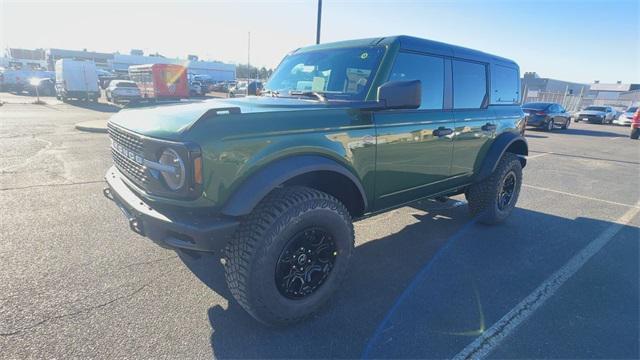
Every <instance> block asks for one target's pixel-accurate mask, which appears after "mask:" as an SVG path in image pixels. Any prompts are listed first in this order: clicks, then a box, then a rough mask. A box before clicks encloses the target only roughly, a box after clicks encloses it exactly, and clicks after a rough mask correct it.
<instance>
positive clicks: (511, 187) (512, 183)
mask: <svg viewBox="0 0 640 360" xmlns="http://www.w3.org/2000/svg"><path fill="white" fill-rule="evenodd" d="M515 190H516V174H515V173H514V172H513V171H510V172H509V173H507V175H506V176H505V177H504V180H503V181H502V188H501V189H500V193H499V194H498V204H497V205H498V210H500V211H504V210H505V209H507V208H508V207H509V206H510V205H511V201H512V200H513V198H514V196H513V194H514V193H515Z"/></svg>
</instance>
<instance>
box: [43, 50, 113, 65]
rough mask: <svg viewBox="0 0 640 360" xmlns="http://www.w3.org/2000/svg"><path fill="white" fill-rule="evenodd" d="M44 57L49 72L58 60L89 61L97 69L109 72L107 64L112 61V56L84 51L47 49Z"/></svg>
mask: <svg viewBox="0 0 640 360" xmlns="http://www.w3.org/2000/svg"><path fill="white" fill-rule="evenodd" d="M45 56H46V60H47V66H48V67H49V69H50V70H53V68H54V67H55V64H56V61H58V60H60V59H77V60H90V61H93V62H95V63H96V67H97V68H99V69H104V70H110V65H109V62H110V61H111V60H113V54H109V53H100V52H94V51H86V50H65V49H47V50H46V52H45Z"/></svg>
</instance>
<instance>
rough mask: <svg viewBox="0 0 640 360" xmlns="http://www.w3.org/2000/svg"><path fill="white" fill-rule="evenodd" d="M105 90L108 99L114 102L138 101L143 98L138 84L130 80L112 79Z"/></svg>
mask: <svg viewBox="0 0 640 360" xmlns="http://www.w3.org/2000/svg"><path fill="white" fill-rule="evenodd" d="M104 92H105V96H106V97H107V101H110V102H112V103H114V104H118V103H121V102H123V101H127V102H131V101H137V100H140V98H141V95H140V89H138V85H136V83H135V82H133V81H129V80H112V81H111V83H109V86H108V87H107V88H106V89H105V91H104Z"/></svg>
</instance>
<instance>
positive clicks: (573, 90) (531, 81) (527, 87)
mask: <svg viewBox="0 0 640 360" xmlns="http://www.w3.org/2000/svg"><path fill="white" fill-rule="evenodd" d="M522 89H523V94H524V93H525V92H526V93H527V94H528V96H529V97H536V96H537V93H557V94H564V93H565V92H566V94H567V95H580V94H586V92H587V91H589V85H587V84H581V83H574V82H570V81H564V80H556V79H550V78H542V77H540V76H538V74H537V73H535V72H526V73H524V76H523V77H522ZM527 94H525V96H526V95H527Z"/></svg>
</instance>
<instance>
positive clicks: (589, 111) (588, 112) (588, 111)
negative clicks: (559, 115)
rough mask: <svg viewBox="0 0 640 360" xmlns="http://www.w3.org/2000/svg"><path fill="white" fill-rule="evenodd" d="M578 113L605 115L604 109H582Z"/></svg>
mask: <svg viewBox="0 0 640 360" xmlns="http://www.w3.org/2000/svg"><path fill="white" fill-rule="evenodd" d="M578 114H580V115H605V114H606V113H605V112H604V111H596V110H582V111H580V112H579V113H578Z"/></svg>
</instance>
